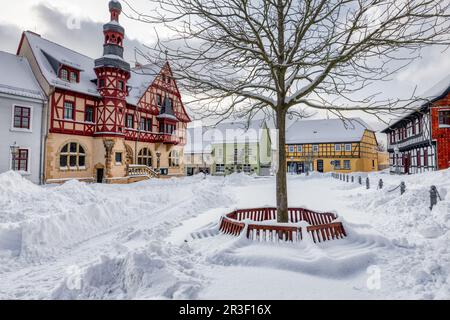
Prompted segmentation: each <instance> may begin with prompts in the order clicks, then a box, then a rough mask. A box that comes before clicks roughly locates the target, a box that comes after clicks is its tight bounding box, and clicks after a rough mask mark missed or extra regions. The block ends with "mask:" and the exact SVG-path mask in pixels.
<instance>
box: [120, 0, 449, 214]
mask: <svg viewBox="0 0 450 320" xmlns="http://www.w3.org/2000/svg"><path fill="white" fill-rule="evenodd" d="M124 2H126V3H127V5H128V8H126V9H125V13H126V14H127V16H128V17H130V18H133V19H137V20H139V21H142V22H145V23H150V24H155V26H156V27H155V30H158V27H159V25H164V28H165V30H166V31H167V32H165V33H166V34H165V35H164V37H161V34H160V35H159V40H158V43H157V45H155V47H154V48H149V52H141V54H142V55H143V56H145V57H147V58H148V59H149V60H150V61H152V62H156V61H157V60H158V59H157V58H161V56H158V55H160V53H161V52H162V55H166V57H167V59H168V60H169V61H170V63H171V65H172V68H173V71H174V73H175V75H176V77H177V79H178V82H179V83H180V84H181V86H182V88H183V89H184V90H186V91H187V92H189V93H190V94H192V95H193V96H195V99H194V102H195V103H197V105H199V106H200V108H201V109H202V110H201V111H202V114H203V115H204V116H212V115H214V116H219V117H225V118H226V117H229V116H230V115H233V114H234V115H238V116H240V117H243V116H247V117H252V116H254V115H255V114H256V113H257V112H260V111H263V112H266V113H270V114H274V116H275V118H276V127H277V129H278V132H279V139H278V146H279V164H280V165H279V169H278V172H277V189H276V190H277V208H278V219H279V222H287V221H288V211H287V208H288V199H287V181H286V169H287V168H286V165H285V164H286V152H285V126H286V115H288V114H289V113H291V114H297V115H300V116H301V115H304V114H305V112H307V111H308V110H310V109H311V108H312V109H316V110H327V111H328V112H331V113H333V114H335V115H336V116H338V117H342V118H343V117H344V116H345V112H348V111H362V112H366V113H368V114H372V115H374V116H376V117H378V118H380V117H381V115H383V114H388V113H393V112H396V111H399V110H404V109H405V108H408V107H409V104H406V103H399V102H402V101H401V100H400V99H398V98H396V99H387V98H380V96H379V95H378V94H376V92H374V93H370V94H366V95H364V96H363V97H361V94H362V93H361V92H362V89H365V88H367V86H369V85H370V84H372V83H374V82H377V81H385V80H389V79H390V76H391V75H392V74H394V73H395V72H396V71H398V70H400V69H401V68H404V67H405V66H407V65H408V64H409V63H411V62H412V61H413V60H414V59H415V58H417V57H418V56H419V55H420V50H421V49H422V48H424V47H425V46H430V45H442V46H448V45H449V30H450V27H449V25H450V19H449V0H412V1H407V0H154V1H153V3H154V4H155V5H156V6H157V8H152V10H151V12H150V13H148V14H146V13H143V12H139V10H137V9H136V8H134V7H133V4H132V3H131V0H129V1H126V0H124ZM411 97H413V95H412V96H411ZM199 102H201V103H199Z"/></svg>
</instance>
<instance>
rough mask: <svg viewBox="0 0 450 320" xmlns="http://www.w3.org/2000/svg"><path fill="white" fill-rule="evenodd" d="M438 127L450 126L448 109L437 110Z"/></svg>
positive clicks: (449, 111)
mask: <svg viewBox="0 0 450 320" xmlns="http://www.w3.org/2000/svg"><path fill="white" fill-rule="evenodd" d="M439 127H450V110H443V111H439Z"/></svg>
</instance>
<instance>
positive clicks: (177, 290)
mask: <svg viewBox="0 0 450 320" xmlns="http://www.w3.org/2000/svg"><path fill="white" fill-rule="evenodd" d="M380 177H382V178H383V180H384V181H385V188H384V189H383V190H377V189H376V188H375V187H376V181H378V179H379V178H380ZM370 179H371V181H372V189H370V190H366V189H365V187H364V186H360V185H358V184H357V183H355V184H351V183H345V182H342V181H339V180H335V179H332V178H331V177H330V176H329V175H318V174H316V175H313V176H309V177H305V176H301V177H297V176H290V177H289V201H290V205H291V206H296V207H299V206H300V207H306V208H310V209H313V210H316V211H333V212H336V213H337V214H338V215H339V216H341V217H342V218H343V219H344V226H345V228H346V230H347V232H348V234H349V236H348V237H347V238H346V239H343V240H337V241H330V242H327V243H322V244H317V245H316V244H313V243H311V242H309V241H304V242H302V243H300V244H295V245H294V244H283V245H275V244H268V243H256V242H251V241H249V240H247V239H245V238H235V237H231V236H226V235H222V234H219V233H218V231H217V222H218V220H219V217H220V215H221V214H223V213H226V212H228V211H230V210H232V209H234V208H245V207H260V206H265V205H272V206H273V205H274V204H275V193H274V192H275V181H274V178H251V177H247V176H243V175H234V176H231V177H228V178H220V177H207V178H206V179H203V177H202V176H196V177H190V178H182V179H171V180H152V181H146V182H140V183H137V184H133V185H125V186H114V185H88V184H84V183H80V182H76V181H69V182H68V183H66V184H64V185H62V186H52V187H44V188H42V187H38V186H35V185H33V184H31V183H29V182H27V181H26V180H24V179H22V178H21V177H20V176H19V175H17V174H14V173H12V172H8V173H4V174H1V175H0V299H7V298H14V299H17V298H19V299H25V298H32V299H85V298H91V299H386V298H404V299H449V298H450V250H449V249H450V248H449V245H448V243H449V238H450V232H449V228H450V195H449V192H448V191H449V190H450V170H447V171H441V172H435V173H431V174H422V175H414V176H407V177H397V176H390V175H388V174H383V173H378V174H370ZM401 180H404V181H405V182H406V185H407V192H406V193H405V194H404V195H403V196H400V194H399V190H396V191H394V192H388V190H389V189H392V188H394V187H396V186H397V185H398V184H399V183H400V181H401ZM432 184H434V185H437V186H438V190H439V192H440V195H441V197H442V198H443V201H441V202H439V204H438V205H437V206H436V207H435V208H434V209H433V211H432V212H430V210H429V209H428V206H429V197H428V190H429V187H430V186H431V185H432Z"/></svg>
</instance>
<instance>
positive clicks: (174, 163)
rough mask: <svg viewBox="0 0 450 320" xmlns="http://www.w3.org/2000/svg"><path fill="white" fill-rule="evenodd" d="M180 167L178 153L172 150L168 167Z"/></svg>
mask: <svg viewBox="0 0 450 320" xmlns="http://www.w3.org/2000/svg"><path fill="white" fill-rule="evenodd" d="M179 166H180V153H179V152H178V150H172V151H171V152H170V154H169V167H179Z"/></svg>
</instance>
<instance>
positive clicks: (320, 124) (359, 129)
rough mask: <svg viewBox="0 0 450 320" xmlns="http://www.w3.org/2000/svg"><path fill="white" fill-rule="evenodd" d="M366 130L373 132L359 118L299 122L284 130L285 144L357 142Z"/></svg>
mask: <svg viewBox="0 0 450 320" xmlns="http://www.w3.org/2000/svg"><path fill="white" fill-rule="evenodd" d="M366 130H369V131H373V130H372V129H371V128H370V127H369V125H368V124H366V123H365V122H364V121H363V120H361V119H360V118H351V119H346V120H342V119H325V120H299V121H296V122H294V123H293V124H292V125H291V126H290V127H289V128H288V129H287V130H286V143H287V144H305V143H333V142H358V141H361V139H362V137H363V135H364V132H365V131H366Z"/></svg>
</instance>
